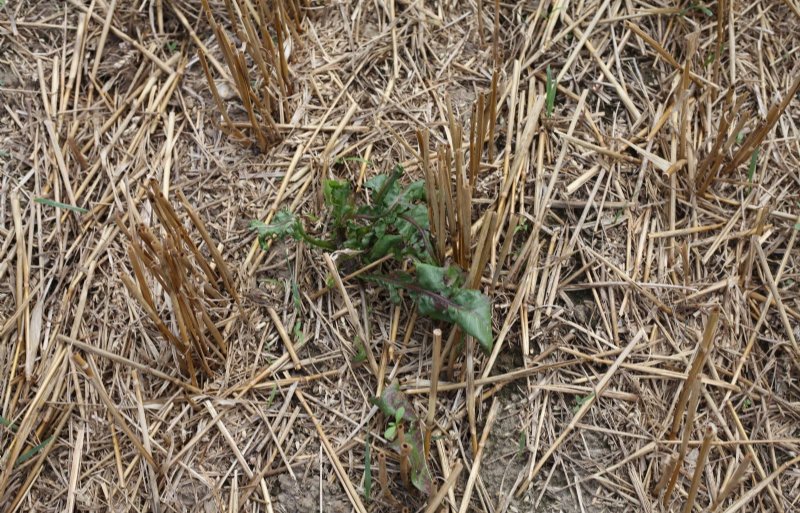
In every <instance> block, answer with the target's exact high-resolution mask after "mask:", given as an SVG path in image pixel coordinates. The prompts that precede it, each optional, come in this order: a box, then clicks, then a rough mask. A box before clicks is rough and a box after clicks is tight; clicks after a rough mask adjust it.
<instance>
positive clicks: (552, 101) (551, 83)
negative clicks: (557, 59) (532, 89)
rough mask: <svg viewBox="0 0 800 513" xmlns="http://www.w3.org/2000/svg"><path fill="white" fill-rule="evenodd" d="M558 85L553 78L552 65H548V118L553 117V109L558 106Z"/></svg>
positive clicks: (546, 88) (546, 105)
mask: <svg viewBox="0 0 800 513" xmlns="http://www.w3.org/2000/svg"><path fill="white" fill-rule="evenodd" d="M557 90H558V85H557V84H556V81H555V79H554V78H553V72H552V70H551V69H550V65H549V64H548V65H547V82H546V83H545V109H546V110H545V114H546V115H547V117H548V118H550V117H553V111H554V110H555V107H556V91H557Z"/></svg>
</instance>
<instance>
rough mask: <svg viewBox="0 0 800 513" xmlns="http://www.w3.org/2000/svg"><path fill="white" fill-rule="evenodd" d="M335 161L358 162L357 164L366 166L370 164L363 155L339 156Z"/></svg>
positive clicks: (341, 162)
mask: <svg viewBox="0 0 800 513" xmlns="http://www.w3.org/2000/svg"><path fill="white" fill-rule="evenodd" d="M335 162H336V163H337V164H344V163H345V162H358V163H359V164H366V165H368V166H371V165H372V161H371V160H367V159H365V158H363V157H339V158H338V159H336V161H335Z"/></svg>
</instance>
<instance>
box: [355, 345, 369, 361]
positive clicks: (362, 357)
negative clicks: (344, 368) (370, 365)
mask: <svg viewBox="0 0 800 513" xmlns="http://www.w3.org/2000/svg"><path fill="white" fill-rule="evenodd" d="M365 361H367V350H366V348H365V347H364V344H362V343H361V342H356V355H355V356H353V363H364V362H365Z"/></svg>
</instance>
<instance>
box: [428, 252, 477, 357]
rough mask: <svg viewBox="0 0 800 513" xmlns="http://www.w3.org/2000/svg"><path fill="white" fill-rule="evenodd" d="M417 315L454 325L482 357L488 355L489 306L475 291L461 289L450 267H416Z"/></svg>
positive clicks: (457, 276)
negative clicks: (473, 342) (477, 346)
mask: <svg viewBox="0 0 800 513" xmlns="http://www.w3.org/2000/svg"><path fill="white" fill-rule="evenodd" d="M417 283H418V284H419V286H420V288H421V289H422V290H421V291H419V292H417V296H418V297H417V307H418V308H419V313H421V314H423V315H427V316H428V317H432V318H434V319H440V320H443V321H450V322H454V323H456V324H458V325H459V326H460V327H461V329H462V330H464V332H465V333H467V334H468V335H472V336H473V337H475V338H476V339H477V340H478V343H479V344H480V346H481V349H483V351H484V352H486V353H491V351H492V305H491V302H490V301H489V298H488V297H486V296H485V295H483V294H481V293H480V292H479V291H477V290H470V289H464V288H461V285H462V283H463V277H462V275H461V273H460V271H459V270H458V268H456V267H454V266H449V267H437V266H434V265H428V264H423V263H418V264H417Z"/></svg>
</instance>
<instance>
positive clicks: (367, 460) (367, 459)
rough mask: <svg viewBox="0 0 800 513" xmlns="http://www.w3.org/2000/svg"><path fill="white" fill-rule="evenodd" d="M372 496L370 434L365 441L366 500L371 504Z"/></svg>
mask: <svg viewBox="0 0 800 513" xmlns="http://www.w3.org/2000/svg"><path fill="white" fill-rule="evenodd" d="M371 494H372V457H371V455H370V445H369V433H367V436H366V440H364V499H366V500H367V502H369V498H370V495H371Z"/></svg>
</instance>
